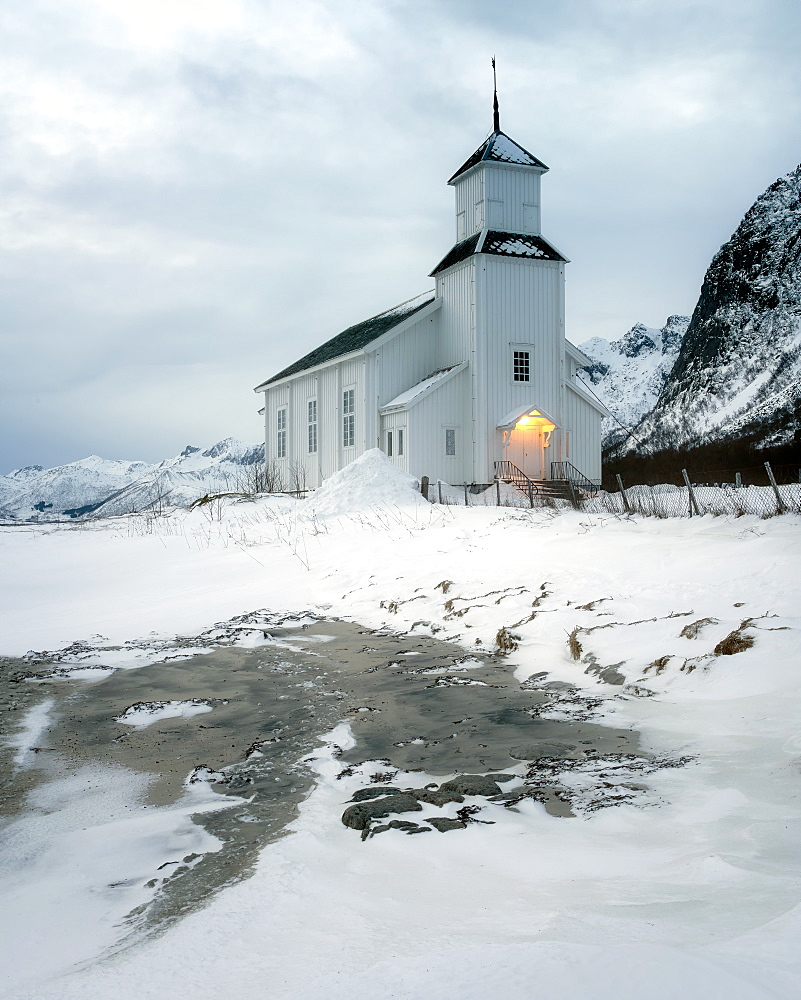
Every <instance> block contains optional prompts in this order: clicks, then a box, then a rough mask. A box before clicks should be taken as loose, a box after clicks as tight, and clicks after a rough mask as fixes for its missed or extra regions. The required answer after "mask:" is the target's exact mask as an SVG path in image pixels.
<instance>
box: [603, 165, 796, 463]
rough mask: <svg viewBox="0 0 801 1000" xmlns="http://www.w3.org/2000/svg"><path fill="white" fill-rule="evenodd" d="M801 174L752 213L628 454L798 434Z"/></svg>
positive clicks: (723, 252) (717, 260)
mask: <svg viewBox="0 0 801 1000" xmlns="http://www.w3.org/2000/svg"><path fill="white" fill-rule="evenodd" d="M800 259H801V165H800V166H798V167H796V169H795V170H793V171H791V173H789V174H787V175H786V176H785V177H781V178H779V180H777V181H776V182H775V183H774V184H772V185H771V186H770V187H769V188H768V189H767V191H765V192H764V193H763V194H762V195H760V197H759V198H757V200H756V202H755V203H754V204H753V206H752V207H751V208H750V209H749V210H748V212H747V213H746V215H745V217H744V218H743V221H742V222H741V223H740V225H739V226H738V228H737V230H736V232H735V233H734V235H733V236H732V237H731V239H730V240H729V241H728V243H726V244H724V245H723V246H722V247H721V249H720V250H719V251H718V252H717V254H716V255H715V257H714V258H713V260H712V263H711V264H710V266H709V269H708V270H707V273H706V276H705V278H704V283H703V286H702V288H701V295H700V298H699V300H698V304H697V305H696V307H695V311H694V312H693V315H692V319H691V320H690V325H689V327H688V329H687V332H686V334H685V336H684V338H683V340H682V343H681V348H680V350H679V353H678V356H677V358H676V363H675V364H674V366H673V369H672V370H671V372H670V373H669V375H668V377H667V379H666V381H665V385H664V388H663V390H662V392H661V394H660V396H659V398H658V400H657V401H656V405H655V406H654V409H653V410H652V411H651V413H650V414H648V415H647V416H646V417H645V418H644V419H643V420H642V422H641V423H640V425H639V426H638V427H637V428H636V431H635V434H636V438H634V437H632V438H629V439H628V440H627V441H626V442H625V444H622V445H621V449H620V450H621V452H626V451H635V450H636V451H638V452H641V453H644V454H649V453H653V452H655V451H660V450H662V449H665V448H692V447H697V446H699V445H704V444H709V443H711V442H715V441H722V440H727V439H728V440H731V439H740V440H746V441H749V442H750V443H753V444H754V445H755V446H756V447H769V446H772V445H778V444H787V443H791V442H793V441H794V440H797V439H798V435H799V432H800V431H801V271H800V270H799V260H800Z"/></svg>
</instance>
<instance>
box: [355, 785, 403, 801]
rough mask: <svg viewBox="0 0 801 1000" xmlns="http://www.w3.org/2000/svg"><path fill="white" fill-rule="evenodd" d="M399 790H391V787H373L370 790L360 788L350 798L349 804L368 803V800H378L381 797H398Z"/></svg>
mask: <svg viewBox="0 0 801 1000" xmlns="http://www.w3.org/2000/svg"><path fill="white" fill-rule="evenodd" d="M400 794H401V790H400V788H393V787H392V786H391V785H373V786H372V787H370V788H360V789H359V790H358V791H356V792H354V793H353V795H352V796H351V799H350V800H351V802H369V800H370V799H379V798H381V796H382V795H400Z"/></svg>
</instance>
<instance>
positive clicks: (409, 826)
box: [362, 819, 431, 840]
mask: <svg viewBox="0 0 801 1000" xmlns="http://www.w3.org/2000/svg"><path fill="white" fill-rule="evenodd" d="M387 830H402V831H403V832H404V833H431V828H430V827H428V826H420V824H419V823H412V822H410V821H409V820H406V819H392V820H390V821H389V823H382V824H381V826H374V827H372V828H371V829H370V828H367V827H365V829H364V830H363V831H362V840H366V839H367V836H365V834H367V835H369V836H371V837H372V836H375V834H377V833H386V832H387Z"/></svg>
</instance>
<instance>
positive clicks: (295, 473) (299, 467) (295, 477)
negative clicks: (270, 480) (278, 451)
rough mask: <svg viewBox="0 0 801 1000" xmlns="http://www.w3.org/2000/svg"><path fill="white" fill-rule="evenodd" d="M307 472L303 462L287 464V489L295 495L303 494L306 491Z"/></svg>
mask: <svg viewBox="0 0 801 1000" xmlns="http://www.w3.org/2000/svg"><path fill="white" fill-rule="evenodd" d="M307 482H308V479H307V471H306V466H305V465H304V464H303V462H290V463H289V488H290V489H291V490H292V491H293V492H295V493H303V492H305V491H306V489H307V486H306V484H307Z"/></svg>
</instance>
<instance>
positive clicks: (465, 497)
mask: <svg viewBox="0 0 801 1000" xmlns="http://www.w3.org/2000/svg"><path fill="white" fill-rule="evenodd" d="M464 505H465V507H469V506H470V504H469V503H468V502H467V483H465V484H464Z"/></svg>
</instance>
